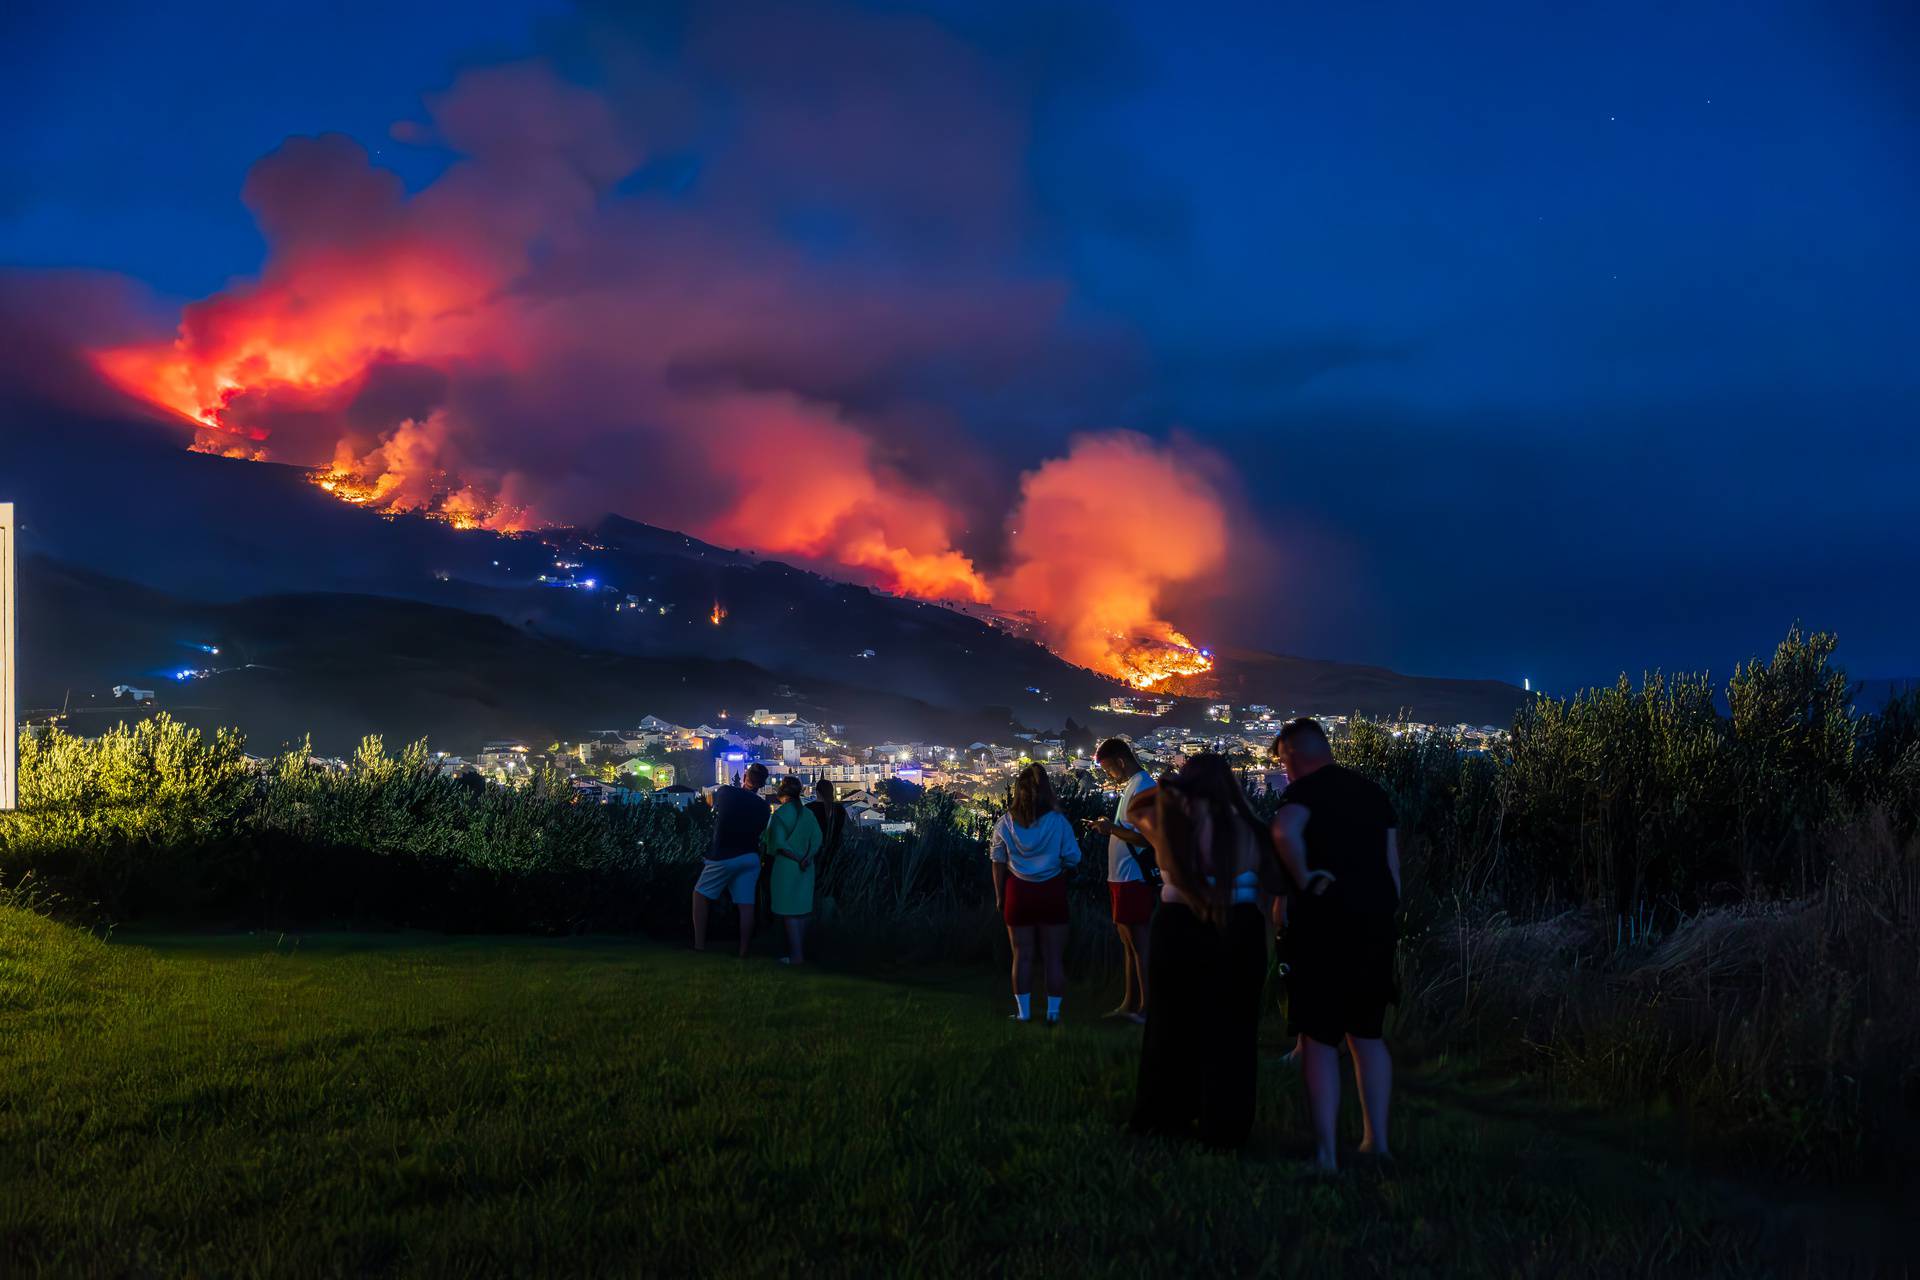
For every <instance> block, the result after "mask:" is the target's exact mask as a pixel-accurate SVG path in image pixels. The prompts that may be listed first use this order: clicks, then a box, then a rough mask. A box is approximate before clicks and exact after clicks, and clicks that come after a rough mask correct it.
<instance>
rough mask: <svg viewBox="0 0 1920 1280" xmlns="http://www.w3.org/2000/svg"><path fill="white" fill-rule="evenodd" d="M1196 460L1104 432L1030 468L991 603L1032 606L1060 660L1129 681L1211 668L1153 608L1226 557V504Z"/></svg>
mask: <svg viewBox="0 0 1920 1280" xmlns="http://www.w3.org/2000/svg"><path fill="white" fill-rule="evenodd" d="M1195 461H1196V460H1195V459H1193V458H1185V457H1182V456H1181V455H1180V454H1179V453H1176V452H1175V451H1174V450H1173V449H1171V448H1169V447H1164V446H1159V445H1156V444H1154V443H1153V442H1152V441H1150V440H1148V439H1147V438H1146V437H1145V436H1140V435H1135V434H1133V433H1132V432H1113V433H1110V434H1107V435H1098V436H1081V437H1079V438H1078V439H1076V440H1075V441H1074V442H1073V447H1072V450H1071V451H1070V452H1069V453H1068V455H1067V456H1066V457H1064V458H1056V459H1054V460H1052V461H1050V462H1046V463H1044V464H1042V465H1041V466H1040V467H1039V468H1038V469H1036V470H1034V471H1030V472H1028V473H1027V475H1026V476H1025V477H1024V478H1023V479H1022V480H1021V484H1020V505H1019V507H1018V509H1017V510H1016V511H1015V513H1014V515H1013V517H1012V519H1011V520H1010V521H1009V539H1010V545H1011V550H1012V564H1011V566H1010V568H1009V571H1008V573H1007V574H1006V575H1005V576H1004V577H1003V578H1001V579H1000V580H999V581H998V582H997V583H996V584H995V585H996V587H997V588H998V592H997V595H998V599H999V601H1000V603H1001V605H1003V606H1004V607H1007V608H1011V609H1016V610H1025V611H1030V612H1032V613H1033V614H1034V615H1036V616H1037V617H1038V618H1039V619H1040V620H1041V631H1042V634H1043V635H1045V636H1046V638H1047V641H1048V644H1049V645H1050V647H1052V648H1053V649H1054V650H1055V651H1057V652H1058V653H1060V654H1061V656H1063V657H1065V658H1067V659H1068V660H1069V661H1072V662H1077V663H1079V664H1080V665H1081V666H1084V667H1089V668H1092V669H1093V670H1095V671H1100V672H1103V673H1105V674H1108V675H1113V676H1117V677H1119V678H1120V679H1122V680H1125V681H1126V682H1127V683H1129V684H1132V685H1133V686H1135V687H1136V688H1143V689H1144V688H1152V687H1154V686H1156V685H1159V684H1162V683H1164V682H1166V681H1167V680H1169V679H1172V678H1174V677H1176V676H1186V675H1197V674H1200V673H1201V672H1204V671H1207V670H1209V669H1210V668H1211V667H1212V666H1213V661H1212V657H1211V655H1210V654H1207V653H1204V652H1202V651H1201V649H1200V648H1199V646H1197V645H1195V644H1194V643H1193V641H1191V640H1189V639H1188V638H1187V637H1186V636H1185V635H1183V634H1181V633H1180V632H1179V631H1178V630H1176V629H1175V628H1174V627H1173V625H1172V624H1171V623H1169V622H1167V621H1166V620H1165V618H1164V617H1163V616H1162V614H1163V610H1164V605H1165V597H1166V595H1167V594H1168V592H1169V591H1170V590H1171V589H1173V588H1176V587H1179V586H1182V585H1185V584H1189V583H1194V582H1198V581H1203V580H1205V579H1206V578H1207V577H1209V576H1210V575H1213V574H1216V573H1218V572H1219V571H1220V570H1221V569H1222V568H1224V567H1225V565H1226V559H1227V547H1228V521H1227V514H1226V512H1227V507H1226V503H1225V501H1224V500H1223V498H1222V496H1221V495H1220V493H1219V492H1218V491H1217V490H1216V489H1215V488H1214V486H1213V485H1212V484H1211V483H1210V482H1209V481H1208V480H1207V479H1206V477H1205V475H1204V474H1203V471H1202V469H1201V468H1199V467H1197V466H1195V465H1194V464H1195Z"/></svg>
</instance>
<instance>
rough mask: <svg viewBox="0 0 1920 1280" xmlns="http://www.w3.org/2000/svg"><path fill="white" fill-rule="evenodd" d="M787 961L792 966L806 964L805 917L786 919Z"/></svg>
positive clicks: (789, 917)
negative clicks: (790, 962)
mask: <svg viewBox="0 0 1920 1280" xmlns="http://www.w3.org/2000/svg"><path fill="white" fill-rule="evenodd" d="M787 959H788V960H790V961H792V962H793V963H794V964H805V963H806V962H807V917H806V916H788V917H787Z"/></svg>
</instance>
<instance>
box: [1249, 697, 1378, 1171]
mask: <svg viewBox="0 0 1920 1280" xmlns="http://www.w3.org/2000/svg"><path fill="white" fill-rule="evenodd" d="M1273 755H1274V758H1275V760H1276V761H1278V762H1279V764H1280V765H1281V766H1282V767H1284V768H1285V769H1286V771H1287V776H1288V777H1289V778H1291V779H1292V780H1293V781H1292V782H1291V783H1290V784H1289V785H1288V787H1287V789H1286V791H1285V792H1283V793H1282V794H1281V796H1280V808H1279V810H1278V811H1277V812H1276V813H1275V814H1274V817H1273V838H1274V845H1275V848H1276V850H1277V852H1278V853H1279V854H1280V860H1281V862H1282V863H1283V864H1284V865H1285V866H1286V867H1287V870H1288V872H1289V874H1291V875H1292V877H1293V879H1294V881H1295V883H1297V884H1298V885H1299V886H1300V889H1301V892H1300V893H1298V894H1296V895H1295V896H1294V900H1293V903H1292V906H1291V907H1290V908H1289V910H1288V913H1287V933H1286V944H1285V945H1286V951H1287V958H1288V969H1287V1020H1288V1021H1289V1022H1290V1023H1291V1024H1292V1025H1293V1029H1294V1030H1295V1031H1296V1032H1298V1033H1299V1035H1300V1040H1299V1049H1298V1052H1299V1054H1300V1063H1301V1071H1302V1074H1303V1075H1304V1076H1305V1078H1306V1085H1307V1111H1308V1115H1309V1117H1310V1118H1311V1121H1312V1125H1313V1135H1314V1147H1315V1159H1316V1160H1317V1161H1318V1162H1319V1164H1320V1167H1321V1168H1323V1169H1332V1168H1334V1167H1335V1166H1336V1165H1337V1163H1338V1160H1337V1155H1336V1150H1337V1148H1336V1143H1335V1130H1336V1121H1337V1119H1338V1115H1339V1110H1340V1055H1339V1047H1340V1044H1341V1043H1342V1042H1343V1041H1344V1042H1345V1044H1346V1045H1347V1047H1348V1049H1349V1050H1351V1051H1352V1054H1353V1070H1354V1079H1355V1083H1356V1084H1358V1085H1359V1087H1360V1116H1361V1124H1362V1132H1361V1140H1360V1150H1361V1151H1362V1152H1363V1153H1365V1154H1368V1155H1375V1156H1382V1157H1384V1156H1386V1155H1387V1154H1388V1150H1389V1148H1388V1145H1387V1115H1388V1111H1389V1108H1390V1104H1391V1101H1392V1095H1393V1056H1392V1055H1391V1054H1390V1053H1389V1052H1388V1051H1387V1044H1386V1039H1385V1034H1386V1032H1385V1028H1386V1014H1387V1007H1388V1006H1389V1005H1392V1004H1395V1003H1397V1002H1398V1001H1399V998H1400V993H1399V989H1398V986H1397V984H1396V981H1395V974H1394V950H1395V946H1396V943H1397V939H1396V937H1395V934H1396V933H1397V931H1398V928H1397V923H1396V921H1395V915H1396V913H1397V911H1398V908H1399V904H1400V843H1399V835H1398V832H1397V831H1396V830H1395V828H1396V827H1397V826H1398V823H1397V822H1396V820H1395V818H1394V813H1393V804H1392V802H1391V801H1390V800H1389V799H1388V798H1387V793H1386V792H1385V791H1383V790H1382V789H1381V788H1380V787H1379V786H1378V785H1376V784H1375V783H1373V782H1371V781H1370V780H1368V779H1366V778H1364V777H1362V776H1360V775H1359V774H1357V773H1355V772H1353V771H1352V770H1351V769H1347V768H1344V767H1342V766H1341V765H1338V764H1335V763H1334V761H1333V749H1332V746H1331V744H1330V743H1329V742H1328V740H1327V735H1326V730H1324V729H1322V728H1321V727H1320V725H1319V723H1318V722H1317V721H1314V720H1311V719H1307V718H1304V717H1303V718H1299V719H1294V720H1289V721H1288V722H1287V723H1286V724H1285V725H1283V726H1282V727H1281V729H1280V735H1279V737H1277V738H1276V739H1274V744H1273Z"/></svg>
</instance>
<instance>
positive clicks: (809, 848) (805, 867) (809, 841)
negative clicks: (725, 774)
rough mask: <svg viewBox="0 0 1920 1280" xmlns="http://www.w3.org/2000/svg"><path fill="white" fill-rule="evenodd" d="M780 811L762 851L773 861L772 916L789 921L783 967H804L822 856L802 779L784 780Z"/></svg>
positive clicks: (763, 838) (762, 839) (762, 840)
mask: <svg viewBox="0 0 1920 1280" xmlns="http://www.w3.org/2000/svg"><path fill="white" fill-rule="evenodd" d="M778 795H779V797H780V807H779V808H778V809H776V810H774V813H773V818H772V819H771V820H770V821H769V822H768V823H767V830H766V834H764V835H763V836H761V837H760V851H761V852H762V853H763V854H765V855H766V856H767V857H769V858H771V859H772V860H773V876H772V880H773V895H772V902H771V906H772V908H773V914H774V915H777V916H779V917H780V918H781V919H783V920H784V921H786V925H787V954H786V955H784V956H782V957H781V958H780V963H781V964H805V963H806V960H807V954H806V941H807V922H808V920H810V919H811V918H812V916H813V883H814V863H815V862H816V861H817V860H818V858H819V855H820V843H821V840H820V824H819V822H817V821H816V820H815V819H814V816H813V814H812V813H810V812H808V810H807V807H806V806H805V805H803V804H801V803H800V779H798V778H782V779H781V780H780V788H779V791H778Z"/></svg>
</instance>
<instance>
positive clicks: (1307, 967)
mask: <svg viewBox="0 0 1920 1280" xmlns="http://www.w3.org/2000/svg"><path fill="white" fill-rule="evenodd" d="M1393 953H1394V930H1393V922H1392V921H1391V920H1386V921H1381V922H1369V923H1368V924H1367V925H1363V926H1359V927H1356V926H1355V924H1354V923H1353V922H1346V924H1345V926H1344V927H1342V928H1339V929H1329V930H1324V931H1323V930H1319V929H1312V928H1308V929H1301V928H1298V927H1294V928H1290V929H1289V930H1288V931H1287V937H1286V942H1285V946H1284V948H1283V955H1284V958H1285V960H1286V963H1287V1029H1288V1030H1289V1031H1290V1032H1293V1033H1295V1034H1298V1035H1304V1036H1306V1037H1307V1038H1308V1039H1309V1040H1315V1041H1318V1042H1319V1043H1321V1044H1339V1043H1340V1042H1341V1041H1342V1040H1344V1039H1345V1038H1346V1037H1348V1036H1356V1037H1358V1038H1360V1039H1362V1040H1378V1039H1380V1038H1381V1036H1382V1035H1383V1034H1384V1030H1385V1023H1386V1016H1387V1006H1388V1005H1390V1004H1394V1003H1396V1002H1397V1001H1398V1000H1399V996H1400V993H1399V988H1398V984H1397V983H1396V982H1395V980H1394V971H1393Z"/></svg>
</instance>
